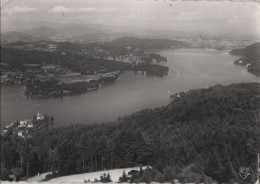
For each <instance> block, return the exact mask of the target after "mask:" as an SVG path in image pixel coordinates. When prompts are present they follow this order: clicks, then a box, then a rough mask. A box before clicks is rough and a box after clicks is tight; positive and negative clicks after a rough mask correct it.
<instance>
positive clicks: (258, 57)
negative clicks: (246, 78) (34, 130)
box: [230, 42, 260, 76]
mask: <svg viewBox="0 0 260 184" xmlns="http://www.w3.org/2000/svg"><path fill="white" fill-rule="evenodd" d="M230 54H233V55H236V56H239V57H241V58H239V59H238V60H236V61H235V62H234V64H237V65H242V66H247V70H248V71H249V72H251V73H253V74H255V75H257V76H260V42H258V43H255V44H252V45H249V46H247V47H246V48H243V49H234V50H232V51H231V52H230Z"/></svg>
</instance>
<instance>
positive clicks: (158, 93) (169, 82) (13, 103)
mask: <svg viewBox="0 0 260 184" xmlns="http://www.w3.org/2000/svg"><path fill="white" fill-rule="evenodd" d="M158 53H159V54H161V55H163V56H165V57H167V59H168V62H167V63H165V65H167V66H168V67H169V68H170V71H169V74H168V76H165V77H153V76H144V75H141V74H135V73H133V72H126V73H124V74H122V75H120V77H119V79H118V80H117V81H116V82H115V83H113V84H110V85H106V86H102V87H101V88H100V89H99V90H97V91H92V92H89V93H85V94H81V95H77V96H67V97H64V98H55V99H27V98H26V97H25V96H24V88H25V87H23V86H2V87H1V125H2V127H3V126H4V125H7V124H9V123H10V122H12V121H15V120H23V119H26V118H27V119H31V118H32V117H33V116H34V115H36V113H37V112H41V113H42V114H47V115H53V116H54V118H55V124H56V126H61V125H68V124H76V123H91V122H108V121H113V120H116V119H117V118H118V117H119V116H125V115H130V114H131V113H133V112H136V111H139V110H142V109H144V108H153V107H160V106H163V105H166V104H168V103H169V102H170V95H171V94H174V93H177V92H180V91H187V90H189V89H193V88H204V87H208V86H212V85H215V84H223V85H227V84H231V83H240V82H257V81H258V82H259V78H257V77H255V76H254V75H252V74H250V73H248V72H247V70H246V68H244V67H241V66H236V65H233V61H234V60H235V59H236V57H234V56H231V55H229V54H228V52H227V51H217V50H205V49H196V50H194V49H179V50H163V51H160V52H158Z"/></svg>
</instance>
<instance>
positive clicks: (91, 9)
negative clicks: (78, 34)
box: [48, 6, 115, 14]
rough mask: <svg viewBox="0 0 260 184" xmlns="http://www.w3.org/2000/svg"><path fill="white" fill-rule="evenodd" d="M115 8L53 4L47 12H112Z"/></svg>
mask: <svg viewBox="0 0 260 184" xmlns="http://www.w3.org/2000/svg"><path fill="white" fill-rule="evenodd" d="M113 11H115V9H112V8H103V9H96V8H94V7H88V8H68V7H65V6H55V7H53V8H52V9H50V10H49V11H48V12H49V13H57V14H63V13H64V14H72V13H95V12H113Z"/></svg>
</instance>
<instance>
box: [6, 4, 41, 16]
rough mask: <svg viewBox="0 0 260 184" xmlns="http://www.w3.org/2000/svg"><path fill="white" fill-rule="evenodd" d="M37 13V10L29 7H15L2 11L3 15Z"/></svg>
mask: <svg viewBox="0 0 260 184" xmlns="http://www.w3.org/2000/svg"><path fill="white" fill-rule="evenodd" d="M37 11H39V9H38V8H31V7H25V6H24V7H19V6H15V7H12V8H5V9H4V10H3V13H4V14H7V15H14V14H26V13H32V12H37Z"/></svg>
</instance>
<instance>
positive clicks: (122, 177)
mask: <svg viewBox="0 0 260 184" xmlns="http://www.w3.org/2000/svg"><path fill="white" fill-rule="evenodd" d="M128 179H129V178H128V177H127V175H126V174H125V170H124V171H123V175H122V176H121V177H120V178H119V182H121V183H123V182H127V181H128Z"/></svg>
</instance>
